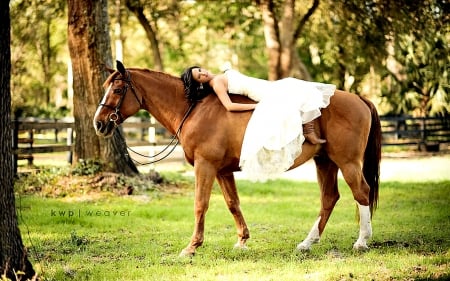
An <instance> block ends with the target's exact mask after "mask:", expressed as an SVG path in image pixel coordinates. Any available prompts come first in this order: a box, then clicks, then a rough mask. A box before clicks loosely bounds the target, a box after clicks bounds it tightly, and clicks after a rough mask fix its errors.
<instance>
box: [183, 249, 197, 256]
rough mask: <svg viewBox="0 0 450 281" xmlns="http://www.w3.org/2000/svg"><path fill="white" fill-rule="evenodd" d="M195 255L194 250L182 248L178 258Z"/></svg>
mask: <svg viewBox="0 0 450 281" xmlns="http://www.w3.org/2000/svg"><path fill="white" fill-rule="evenodd" d="M194 255H195V252H191V251H189V250H186V249H184V250H183V251H181V253H180V255H179V257H180V258H192V257H193V256H194Z"/></svg>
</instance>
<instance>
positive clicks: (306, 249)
mask: <svg viewBox="0 0 450 281" xmlns="http://www.w3.org/2000/svg"><path fill="white" fill-rule="evenodd" d="M297 250H298V251H300V252H309V251H311V246H310V245H307V244H306V243H300V244H298V245H297Z"/></svg>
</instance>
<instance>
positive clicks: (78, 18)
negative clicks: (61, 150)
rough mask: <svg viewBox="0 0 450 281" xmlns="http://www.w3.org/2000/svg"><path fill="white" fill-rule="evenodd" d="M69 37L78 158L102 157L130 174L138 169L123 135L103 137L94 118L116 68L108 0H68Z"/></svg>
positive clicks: (109, 165)
mask: <svg viewBox="0 0 450 281" xmlns="http://www.w3.org/2000/svg"><path fill="white" fill-rule="evenodd" d="M68 7H69V9H68V11H69V12H68V16H69V19H68V40H69V51H70V57H71V59H72V71H73V88H74V97H73V103H74V104H73V114H74V118H75V133H76V138H75V161H78V160H80V159H85V160H87V159H99V158H100V159H101V160H102V161H103V162H104V163H105V164H106V163H107V165H106V166H105V169H106V170H108V171H112V172H120V173H124V174H128V175H132V174H136V173H137V172H138V171H137V169H136V167H135V166H134V164H133V163H132V162H131V161H130V159H129V157H128V154H126V147H125V148H124V147H123V143H124V139H123V137H122V135H119V134H117V133H116V134H115V135H114V137H113V138H110V139H103V138H99V137H97V135H96V134H95V130H94V127H93V125H92V120H93V118H94V114H95V111H96V109H97V105H98V102H99V101H100V100H101V98H102V95H103V93H104V90H103V87H102V84H103V82H104V81H105V79H106V78H107V77H108V72H107V71H106V69H105V66H109V67H112V66H113V64H112V53H111V42H110V38H109V22H108V1H107V0H95V1H92V0H69V1H68Z"/></svg>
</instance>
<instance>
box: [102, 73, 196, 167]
mask: <svg viewBox="0 0 450 281" xmlns="http://www.w3.org/2000/svg"><path fill="white" fill-rule="evenodd" d="M125 74H126V77H123V76H122V77H121V78H114V79H112V81H115V80H122V81H124V82H125V86H123V87H122V88H117V89H114V91H113V93H114V94H116V95H120V99H119V102H118V103H117V105H116V106H115V107H114V106H111V105H109V104H105V103H101V102H100V103H99V105H98V106H103V107H106V108H109V109H112V110H114V112H111V113H110V114H109V116H108V118H109V121H111V122H113V123H114V126H115V127H118V126H119V125H120V124H121V123H122V122H123V121H124V118H123V116H122V113H120V107H121V106H122V103H123V99H124V98H125V95H126V94H127V92H128V89H129V88H130V89H131V92H132V93H133V95H134V97H135V98H136V100H137V101H138V103H139V109H142V101H141V100H139V97H138V95H137V93H136V90H135V89H134V87H133V84H132V83H131V74H130V72H129V71H128V70H126V72H125ZM194 106H195V103H192V104H191V105H190V106H189V108H188V110H187V111H186V113H185V114H184V116H183V119H182V120H181V123H180V126H179V127H178V130H177V131H176V133H175V135H173V136H172V139H171V140H170V142H169V144H168V145H167V146H166V147H165V148H164V149H163V150H162V151H160V152H158V153H156V154H155V155H152V156H147V155H144V154H141V153H139V152H136V151H135V150H133V149H132V148H131V147H129V146H128V145H127V143H126V141H125V137H124V136H122V139H123V144H124V146H125V147H126V149H128V150H130V151H132V152H133V153H135V154H137V155H139V156H142V157H145V158H156V157H158V156H160V155H161V154H162V153H163V152H165V151H166V150H167V149H168V148H169V147H170V146H171V145H173V148H172V149H171V150H169V151H168V152H166V153H165V155H164V156H160V158H158V159H156V160H153V161H150V162H147V163H140V162H138V161H136V160H134V159H132V158H131V157H130V156H129V154H128V152H125V157H127V158H129V159H131V160H132V161H134V162H136V163H138V164H140V165H149V164H153V163H156V162H159V161H161V160H163V159H164V158H166V157H167V156H169V155H170V154H171V153H172V152H173V151H174V150H175V148H176V147H177V145H178V144H179V143H180V139H179V135H180V133H181V128H182V127H183V124H184V121H186V119H187V117H188V116H189V114H190V113H191V111H192V109H194ZM116 131H117V132H118V133H119V134H122V133H121V130H116Z"/></svg>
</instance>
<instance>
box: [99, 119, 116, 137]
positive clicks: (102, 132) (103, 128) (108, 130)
mask: <svg viewBox="0 0 450 281" xmlns="http://www.w3.org/2000/svg"><path fill="white" fill-rule="evenodd" d="M94 128H95V133H96V134H97V136H99V137H104V138H108V137H111V136H112V134H113V132H114V129H115V128H116V124H115V122H113V121H108V122H106V123H103V122H102V121H96V122H95V123H94Z"/></svg>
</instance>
